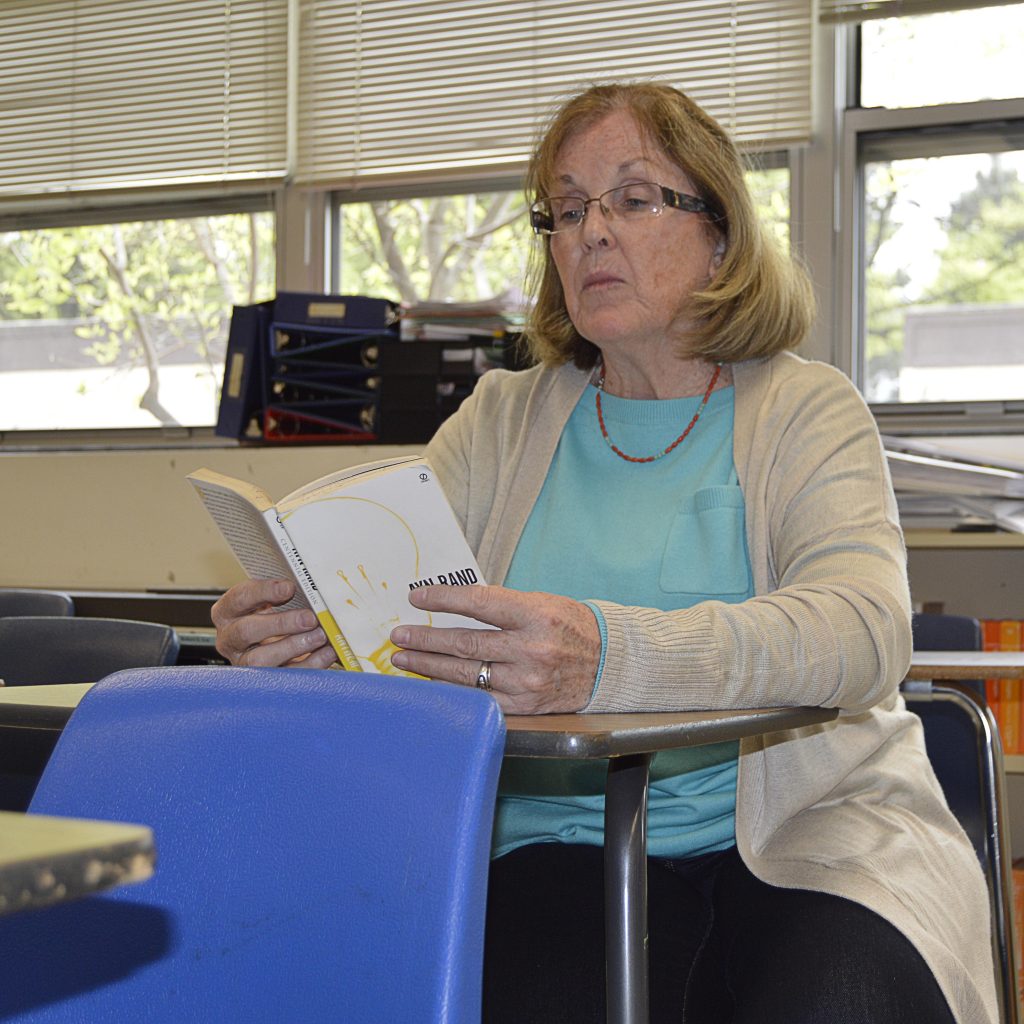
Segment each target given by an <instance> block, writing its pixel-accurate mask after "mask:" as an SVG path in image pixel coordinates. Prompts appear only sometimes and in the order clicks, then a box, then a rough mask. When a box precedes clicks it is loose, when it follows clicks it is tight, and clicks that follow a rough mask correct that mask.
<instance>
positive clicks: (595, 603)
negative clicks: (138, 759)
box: [214, 85, 997, 1024]
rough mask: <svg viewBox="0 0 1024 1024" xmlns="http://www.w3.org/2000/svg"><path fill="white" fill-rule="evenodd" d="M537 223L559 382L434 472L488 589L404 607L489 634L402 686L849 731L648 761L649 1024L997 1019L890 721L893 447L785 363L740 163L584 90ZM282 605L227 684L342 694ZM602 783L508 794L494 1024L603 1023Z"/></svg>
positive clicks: (639, 99) (899, 605) (433, 447)
mask: <svg viewBox="0 0 1024 1024" xmlns="http://www.w3.org/2000/svg"><path fill="white" fill-rule="evenodd" d="M528 184H529V188H530V190H531V192H532V193H533V196H534V198H535V201H534V202H533V205H532V214H531V215H532V219H533V225H534V228H535V230H536V231H537V233H538V234H539V236H540V238H541V243H542V245H541V253H540V268H539V280H538V284H537V295H538V301H537V304H536V307H535V310H534V313H533V316H532V322H531V325H530V332H529V336H530V342H531V344H532V346H533V351H534V353H535V355H536V356H537V359H538V366H537V367H535V368H534V369H532V370H529V371H526V372H523V373H516V374H512V373H505V372H503V371H495V372H493V373H490V374H487V375H486V376H485V377H484V378H483V379H482V380H481V381H480V383H479V384H478V386H477V388H476V390H475V392H474V393H473V395H472V396H471V397H470V399H468V400H467V401H466V402H465V403H464V404H463V406H462V407H461V408H460V409H459V411H458V412H457V413H456V415H455V416H453V417H452V418H451V419H450V420H448V421H447V422H446V423H445V424H444V426H443V427H442V428H441V430H440V431H439V432H438V434H437V436H436V437H435V438H434V440H433V441H432V442H431V443H430V445H429V447H428V449H427V455H428V457H429V458H430V460H431V462H432V463H433V465H434V467H435V469H436V471H437V473H438V474H439V476H440V478H441V480H442V481H443V483H444V486H445V489H446V491H447V493H448V495H449V498H450V499H451V502H452V504H453V506H454V508H455V510H456V513H457V514H458V515H459V517H460V519H461V521H462V523H463V526H464V528H465V531H466V535H467V537H468V538H469V541H470V543H471V545H472V546H473V548H474V550H475V551H476V552H477V556H478V559H479V561H480V564H481V567H482V568H483V571H484V573H485V575H486V577H487V579H489V580H490V581H492V583H496V582H499V581H500V582H501V584H502V585H500V586H489V587H481V588H477V587H451V588H449V587H441V586H438V587H425V588H420V589H418V590H416V591H414V592H413V593H412V595H411V596H410V600H411V601H412V602H413V603H414V604H416V605H417V606H419V607H422V608H429V609H431V610H435V611H437V610H442V609H445V610H454V611H459V612H462V613H464V614H468V615H470V616H472V617H475V618H477V619H478V620H480V621H482V622H485V623H488V624H490V625H492V626H495V627H497V629H494V630H483V631H481V630H441V629H433V628H430V627H421V626H400V627H398V628H397V629H396V630H395V631H394V633H393V636H392V639H393V640H394V642H395V643H396V644H397V645H398V646H399V647H400V648H402V650H401V651H400V652H399V653H397V654H396V655H395V656H394V661H395V663H396V664H398V665H399V666H401V667H403V668H407V669H410V670H412V671H415V672H418V673H421V674H423V675H427V676H432V677H434V678H437V679H444V680H450V681H452V682H455V683H462V684H466V685H474V684H475V685H481V686H486V687H488V688H490V689H491V690H492V691H493V693H494V695H495V697H496V698H497V700H498V701H499V703H500V704H501V706H502V707H503V708H505V709H506V710H507V711H510V712H516V713H539V712H553V711H577V710H583V709H586V710H588V711H641V710H644V711H647V710H669V709H687V708H743V707H755V706H764V705H785V704H794V705H796V704H821V705H826V706H832V707H838V708H839V709H840V716H839V718H838V719H837V720H836V721H835V722H834V723H831V724H829V725H825V726H816V727H813V728H807V729H800V730H794V731H792V732H788V733H784V734H776V735H773V736H770V737H761V738H756V739H750V740H743V741H741V742H740V743H724V744H719V745H717V746H714V747H710V748H701V749H698V750H690V751H687V750H683V751H676V752H670V753H663V754H659V755H658V757H657V758H656V759H655V761H654V765H653V768H652V787H651V797H650V809H649V853H650V864H649V873H648V877H649V892H650V956H651V972H652V974H651V1004H652V1019H654V1020H656V1021H662V1020H664V1021H679V1020H682V1019H683V1014H684V1012H685V1015H686V1017H685V1019H686V1020H688V1021H693V1022H702V1024H703V1022H710V1021H715V1022H718V1021H723V1022H724V1021H731V1022H737V1024H738V1022H746V1021H758V1022H778V1024H783V1022H784V1024H798V1022H807V1024H811V1022H813V1024H821V1022H823V1021H828V1022H830V1024H852V1022H868V1021H870V1022H872V1024H896V1022H900V1024H903V1022H906V1024H910V1022H914V1024H919V1022H921V1021H929V1022H943V1021H945V1022H951V1021H956V1022H958V1024H979V1022H994V1021H995V1020H996V1019H997V1010H996V994H995V987H994V981H993V966H992V960H991V953H990V944H989V928H988V918H987V914H988V911H987V906H988V904H987V898H986V893H985V888H984V883H983V879H982V876H981V872H980V869H979V866H978V864H977V861H976V859H975V856H974V853H973V850H972V848H971V846H970V844H969V843H968V841H967V839H966V837H965V836H964V835H963V833H962V832H961V830H960V829H959V827H958V826H957V824H956V822H955V820H954V819H953V817H952V815H951V814H950V812H949V811H948V809H947V808H946V806H945V804H944V802H943V799H942V796H941V792H940V790H939V788H938V786H937V784H936V782H935V779H934V777H933V775H932V773H931V771H930V768H929V765H928V760H927V757H926V755H925V752H924V748H923V745H922V738H921V730H920V725H919V723H918V722H917V720H916V718H915V717H914V716H913V715H911V714H909V713H908V712H907V711H906V709H905V708H904V706H903V703H902V700H901V699H900V697H899V695H898V691H897V687H898V684H899V682H900V679H901V678H902V676H903V673H904V671H905V670H906V667H907V664H908V661H909V655H910V625H909V619H910V615H909V595H908V588H907V580H906V569H905V555H904V549H903V543H902V537H901V534H900V529H899V524H898V521H897V516H896V509H895V503H894V500H893V495H892V490H891V486H890V483H889V479H888V476H887V472H886V465H885V459H884V455H883V452H882V449H881V445H880V443H879V439H878V435H877V431H876V429H875V426H874V423H873V420H872V418H871V416H870V413H869V412H868V410H867V408H866V407H865V405H864V403H863V402H862V400H861V399H860V397H859V396H858V394H857V393H856V391H855V390H854V389H853V388H852V386H851V385H850V384H849V382H848V381H847V380H846V379H845V378H844V377H843V376H842V375H841V374H839V373H838V372H837V371H835V370H833V369H831V368H829V367H827V366H825V365H822V364H813V363H808V362H805V361H803V360H801V359H799V358H798V357H796V356H795V355H792V354H791V353H789V352H788V351H787V350H789V349H791V348H793V347H794V346H796V345H797V344H798V343H799V342H800V340H801V339H802V337H803V336H804V334H805V332H806V330H807V327H808V325H809V322H810V318H811V313H812V309H811V299H810V291H809V286H808V284H807V282H806V278H805V277H804V275H803V274H802V272H801V271H800V270H799V269H798V268H797V267H796V266H795V265H794V264H793V263H792V262H791V261H790V260H789V259H788V258H786V257H784V256H783V255H782V254H781V253H780V252H779V251H778V250H777V249H776V248H774V247H773V246H772V245H771V244H770V243H769V241H768V239H767V238H766V236H765V235H764V234H763V233H762V231H761V229H760V227H759V226H758V223H757V219H756V216H755V214H754V212H753V209H752V204H751V201H750V197H749V195H748V193H747V190H746V187H745V185H744V181H743V168H742V163H741V161H740V159H739V157H738V154H737V153H736V151H735V149H734V147H733V145H732V143H731V142H730V140H729V139H728V137H727V136H726V134H725V133H724V132H723V130H722V129H721V128H720V126H719V125H718V124H716V123H715V122H714V121H713V120H712V119H711V118H710V117H708V115H707V114H705V113H704V112H703V111H702V110H701V109H700V108H699V107H697V106H696V105H695V104H694V103H692V101H690V100H689V99H687V97H685V96H684V95H682V94H681V93H679V92H677V91H676V90H674V89H671V88H668V87H665V86H659V85H612V86H602V87H594V88H591V89H588V90H587V91H586V92H585V93H583V94H582V95H580V96H578V97H576V98H574V99H572V100H571V101H569V102H568V103H567V104H566V105H565V106H564V107H563V108H562V109H561V110H560V111H559V112H558V114H557V115H556V116H555V118H554V120H553V121H552V123H551V124H550V126H549V128H548V130H547V132H546V134H545V135H544V137H543V140H542V142H541V144H540V146H539V149H538V151H537V154H536V156H535V158H534V160H533V163H532V166H531V170H530V176H529V183H528ZM289 594H290V586H289V585H288V584H286V583H284V582H282V581H276V582H275V581H255V582H249V583H245V584H240V585H239V586H238V587H235V588H233V589H232V590H231V591H229V592H228V593H227V594H226V595H225V596H224V598H222V599H221V601H220V602H218V605H217V606H216V608H215V615H214V618H215V622H216V624H217V626H218V638H219V645H220V649H221V650H222V652H223V653H224V654H225V655H227V656H228V657H229V658H230V659H231V660H232V661H233V662H235V663H239V664H289V663H292V662H294V661H296V660H302V661H303V664H305V665H314V666H318V665H319V666H326V665H328V664H329V663H330V662H331V661H332V660H333V659H332V655H331V653H330V650H329V648H327V647H326V646H325V641H324V637H323V634H322V633H321V632H320V630H319V629H317V628H316V624H315V620H312V618H311V616H310V615H309V614H308V613H304V612H287V613H283V612H275V611H274V610H273V606H274V605H276V604H279V603H281V602H282V601H283V600H284V599H286V598H287V596H288V595H289ZM602 792H603V771H602V770H600V769H599V768H598V767H596V766H594V767H588V766H587V765H585V764H580V763H573V764H568V763H562V762H558V761H542V762H525V761H519V762H514V763H512V764H511V765H510V766H509V767H508V768H507V770H506V772H505V775H504V776H503V780H502V791H501V798H500V801H499V810H498V814H497V818H496V823H495V849H494V852H495V856H496V860H495V861H494V863H493V865H492V872H491V884H490V894H489V906H488V927H487V946H486V976H485V1019H486V1020H488V1021H506V1020H507V1021H516V1022H520V1024H521V1022H525V1021H552V1022H554V1021H558V1022H564V1021H576V1020H579V1021H594V1020H599V1019H602V1016H603V997H604V987H603V982H602V977H603V937H602V921H601V907H602V896H601V893H602V890H601V857H600V849H599V847H600V844H601V842H602V797H601V793H602Z"/></svg>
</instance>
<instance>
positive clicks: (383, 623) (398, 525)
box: [330, 497, 431, 675]
mask: <svg viewBox="0 0 1024 1024" xmlns="http://www.w3.org/2000/svg"><path fill="white" fill-rule="evenodd" d="M330 500H331V501H343V502H346V503H351V504H350V505H349V507H348V508H346V510H345V523H346V527H347V529H348V530H350V531H351V533H352V535H353V536H361V537H367V536H372V537H373V550H372V551H368V550H366V548H365V547H363V550H362V551H356V552H353V556H354V557H359V558H360V560H359V561H358V562H357V563H356V565H355V566H354V567H351V564H350V563H349V564H348V565H342V566H340V567H338V568H337V569H335V574H336V576H337V577H338V579H339V580H341V582H342V584H343V585H344V588H345V589H346V590H347V591H348V596H347V597H346V599H345V603H346V605H348V607H349V608H350V609H351V610H352V612H353V613H354V614H355V615H357V616H358V619H359V624H360V628H358V629H355V628H351V629H350V630H348V631H347V632H349V633H350V634H351V635H350V636H349V640H350V643H351V644H352V647H353V649H354V651H355V653H356V656H357V657H358V658H359V659H360V661H367V662H370V664H372V665H373V668H374V670H375V671H377V672H381V673H383V674H385V675H408V674H409V673H407V672H402V671H400V670H399V669H397V668H395V666H394V665H392V664H391V655H392V654H394V652H395V651H397V650H398V648H397V647H395V645H394V644H393V643H392V642H391V630H392V629H394V628H395V626H397V625H398V624H399V623H400V622H419V623H422V624H425V625H429V624H430V622H431V616H430V613H429V612H424V611H421V610H419V609H416V608H414V607H413V606H412V605H411V604H407V603H405V602H397V607H399V608H401V609H402V611H401V614H399V613H397V612H396V611H395V608H396V601H395V596H396V595H395V593H394V591H395V588H401V590H400V591H399V592H402V591H405V590H407V589H408V581H410V580H415V579H418V578H419V574H420V546H419V543H418V541H417V540H416V535H415V534H414V533H413V531H412V528H411V527H410V525H409V523H408V522H406V520H405V519H404V518H403V517H402V516H400V515H399V514H398V513H397V512H395V511H394V509H390V508H388V507H387V506H386V505H382V504H380V503H379V502H375V501H371V500H369V499H368V498H354V497H339V498H332V499H330ZM360 506H361V507H360ZM364 516H365V518H366V529H365V531H364V530H363V529H360V523H359V520H360V519H362V518H363V517H364Z"/></svg>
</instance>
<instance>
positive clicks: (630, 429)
mask: <svg viewBox="0 0 1024 1024" xmlns="http://www.w3.org/2000/svg"><path fill="white" fill-rule="evenodd" d="M700 402H701V397H699V396H698V397H694V398H681V399H675V400H670V401H638V400H630V399H623V398H616V397H614V396H611V395H604V396H603V399H602V406H603V412H604V418H605V423H606V425H607V427H608V431H609V434H610V436H611V437H612V439H613V440H614V442H615V444H616V445H617V446H618V447H619V448H621V449H622V450H623V451H625V452H627V453H629V454H635V455H648V454H652V453H654V452H657V451H661V450H663V449H664V448H665V447H666V446H667V445H668V444H670V443H671V442H672V441H673V440H674V439H675V438H676V437H677V436H678V435H679V433H680V431H681V430H682V429H683V427H684V426H685V425H686V424H687V423H688V422H689V421H690V418H691V417H692V416H693V414H694V412H696V410H697V408H698V407H699V405H700ZM733 404H734V403H733V389H732V388H725V389H723V390H721V391H717V392H715V393H714V394H713V395H712V396H711V399H710V400H709V402H708V406H707V408H706V409H705V410H704V412H703V414H702V415H701V418H700V420H699V422H698V424H697V425H696V426H695V427H694V428H693V430H692V431H691V432H690V434H689V435H688V436H687V438H686V440H685V441H684V442H683V443H682V444H681V445H679V446H678V447H677V448H675V449H674V450H673V451H672V452H670V453H669V454H668V455H667V456H665V457H664V458H662V459H659V460H657V461H656V462H653V463H643V464H634V463H630V462H626V461H625V460H624V459H621V458H619V457H618V456H616V455H614V454H613V453H612V452H611V451H610V450H609V448H608V447H607V446H606V444H605V442H604V441H603V439H602V437H601V432H600V428H599V425H598V421H597V414H596V407H595V402H594V389H593V388H588V389H587V390H586V391H585V392H584V394H583V396H582V398H581V399H580V401H579V403H578V404H577V406H576V408H575V410H574V412H573V413H572V416H571V417H570V418H569V421H568V423H567V424H566V427H565V430H564V432H563V434H562V437H561V439H560V441H559V443H558V448H557V450H556V452H555V457H554V460H553V461H552V463H551V467H550V469H549V471H548V475H547V478H546V480H545V482H544V486H543V488H542V490H541V493H540V497H539V499H538V501H537V503H536V504H535V505H534V507H533V511H532V512H531V514H530V518H529V520H528V521H527V524H526V528H525V530H524V531H523V535H522V537H521V539H520V541H519V544H518V546H517V548H516V552H515V556H514V558H513V560H512V565H511V568H510V571H509V575H508V577H507V579H506V581H505V583H506V586H510V587H514V588H516V589H518V590H542V591H547V592H549V593H556V594H564V595H565V596H567V597H573V598H576V599H577V600H586V599H587V598H603V599H605V600H611V601H615V602H616V603H618V604H624V605H636V606H639V607H646V608H660V609H662V610H663V611H669V610H671V609H675V608H688V607H690V606H692V605H694V604H697V603H698V602H700V601H706V600H711V599H716V598H717V599H718V600H722V601H728V602H736V601H743V600H746V599H747V598H749V597H751V596H753V581H752V578H751V573H750V562H749V558H748V557H747V546H746V535H745V530H744V516H743V498H742V495H741V493H740V489H739V483H738V481H737V477H736V470H735V467H734V466H733V459H732V443H733V436H732V435H733V431H732V424H733ZM681 493H682V494H683V495H685V497H683V498H682V499H680V494H681ZM591 607H592V608H593V610H594V613H595V615H597V617H598V621H599V624H600V625H601V626H602V627H603V625H604V620H603V616H602V615H601V613H600V611H599V610H598V609H597V607H596V606H594V605H591ZM602 634H604V630H603V629H602ZM737 752H738V744H737V743H721V744H717V745H715V746H708V747H697V748H693V749H681V750H674V751H665V752H663V753H661V754H658V756H657V757H656V758H655V759H654V763H653V764H652V767H651V790H650V803H649V814H648V831H649V850H650V853H651V854H652V855H654V856H662V857H687V856H693V855H696V854H699V853H705V852H709V851H711V850H718V849H723V848H725V847H727V846H731V845H732V844H733V843H734V842H735V809H736V758H737ZM606 771H607V762H605V761H590V762H587V761H584V762H580V761H555V760H515V761H509V762H507V763H506V767H505V770H504V772H503V774H502V786H501V792H500V796H499V803H498V812H497V816H496V822H495V841H494V852H495V855H496V856H501V855H502V854H504V853H507V852H509V851H510V850H513V849H515V848H516V847H518V846H523V845H525V844H527V843H532V842H567V843H591V844H594V845H600V844H601V843H602V842H603V838H604V829H603V815H604V796H603V794H604V778H605V773H606Z"/></svg>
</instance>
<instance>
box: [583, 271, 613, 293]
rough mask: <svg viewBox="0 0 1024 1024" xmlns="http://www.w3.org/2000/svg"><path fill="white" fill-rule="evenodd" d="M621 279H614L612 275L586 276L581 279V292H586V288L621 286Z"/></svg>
mask: <svg viewBox="0 0 1024 1024" xmlns="http://www.w3.org/2000/svg"><path fill="white" fill-rule="evenodd" d="M621 283H622V278H621V277H616V276H615V275H614V274H587V276H586V277H585V278H583V290H584V291H586V290H587V289H588V288H598V287H600V286H601V285H606V284H621Z"/></svg>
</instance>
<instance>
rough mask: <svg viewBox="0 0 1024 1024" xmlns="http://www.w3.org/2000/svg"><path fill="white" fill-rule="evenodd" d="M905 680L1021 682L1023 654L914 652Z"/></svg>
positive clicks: (1004, 652) (1022, 652) (1023, 667)
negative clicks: (996, 680)
mask: <svg viewBox="0 0 1024 1024" xmlns="http://www.w3.org/2000/svg"><path fill="white" fill-rule="evenodd" d="M907 678H908V679H985V678H989V679H992V678H998V679H1024V651H915V652H914V656H913V659H912V660H911V663H910V671H909V672H908V673H907Z"/></svg>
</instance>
